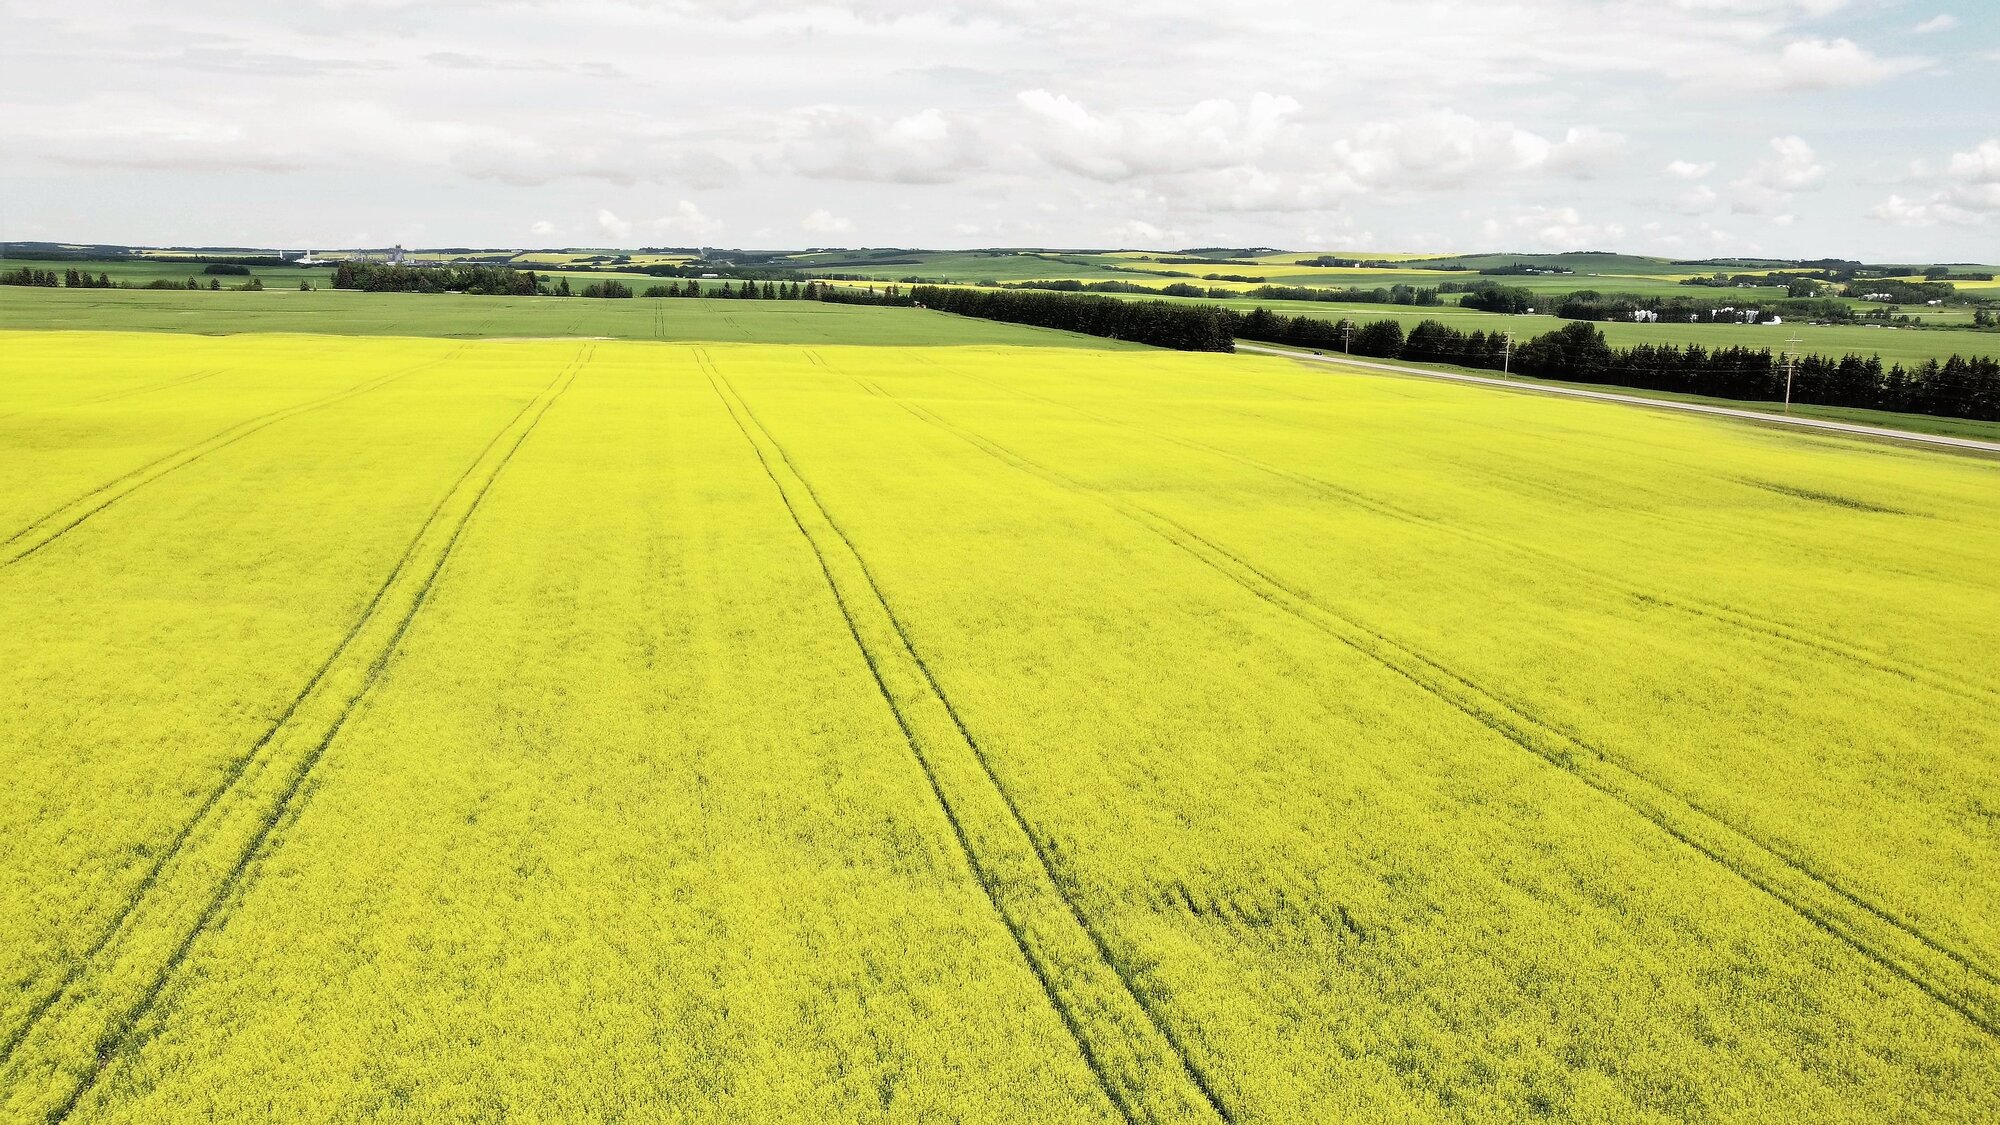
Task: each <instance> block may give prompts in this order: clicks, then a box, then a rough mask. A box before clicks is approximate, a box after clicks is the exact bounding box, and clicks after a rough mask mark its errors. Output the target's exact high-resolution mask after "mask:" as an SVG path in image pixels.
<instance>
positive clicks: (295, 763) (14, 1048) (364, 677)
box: [0, 346, 595, 1122]
mask: <svg viewBox="0 0 2000 1125" xmlns="http://www.w3.org/2000/svg"><path fill="white" fill-rule="evenodd" d="M594 350H595V349H594V347H589V346H586V347H585V348H584V349H583V350H582V351H580V352H579V354H578V356H577V358H576V359H575V360H573V361H572V362H570V363H569V364H568V365H566V366H565V367H564V368H563V369H562V370H561V371H560V372H559V373H558V374H557V375H556V377H555V378H554V379H553V380H551V381H550V382H549V384H548V385H547V386H545V387H543V388H542V390H541V391H539V392H537V393H536V395H535V396H534V397H533V398H532V399H530V400H529V402H528V403H527V404H526V405H524V406H523V407H522V409H521V410H520V411H519V412H517V413H516V414H515V415H514V416H513V417H512V418H511V419H510V420H509V421H508V422H507V423H506V425H504V426H503V427H502V428H501V430H500V431H499V432H498V433H496V434H495V435H494V437H493V438H492V439H490V440H489V441H488V442H487V444H486V445H485V447H484V448H482V449H481V450H480V453H479V455H478V456H477V457H475V458H474V459H473V461H472V463H471V464H470V465H468V466H467V468H466V470H465V471H464V472H463V473H461V474H460V475H459V477H458V478H457V480H455V481H454V482H453V484H452V487H451V489H450V490H449V491H448V492H447V493H446V495H445V497H444V498H443V499H442V500H440V501H439V503H438V505H437V506H436V507H435V508H433V509H432V511H431V513H430V515H429V516H428V517H427V518H426V519H425V521H424V523H423V525H422V526H421V527H420V528H419V529H418V532H417V534H416V535H415V536H414V537H413V538H412V539H411V541H410V544H409V546H408V547H406V548H405V550H404V552H403V554H402V556H401V557H400V558H399V559H398V560H397V562H396V564H395V567H394V568H393V569H392V570H391V571H390V574H389V576H388V578H386V579H385V580H384V581H383V583H382V585H381V587H380V588H379V589H378V590H377V591H376V593H375V595H374V597H372V598H371V599H370V600H369V602H368V604H367V606H366V607H365V608H364V609H363V611H362V613H361V615H360V617H359V618H358V619H357V620H356V621H355V622H354V624H353V625H352V626H351V627H350V628H349V630H348V632H347V634H346V635H345V636H344V637H343V638H342V640H341V642H340V644H339V645H338V647H336V649H335V650H334V652H333V654H332V655H331V656H329V657H328V659H327V660H326V662H325V663H323V664H322V665H321V666H320V668H319V669H318V670H317V671H315V672H314V674H313V676H312V677H311V678H310V679H309V680H308V681H307V683H306V685H305V687H304V688H302V689H301V690H300V691H299V693H298V694H297V695H296V696H295V697H294V698H293V700H292V702H291V704H290V705H289V706H288V707H287V708H286V710H285V712H284V713H283V714H282V715H281V716H280V717H279V719H278V720H277V721H276V722H275V723H274V724H273V726H272V727H271V729H270V730H269V731H267V732H266V733H265V734H264V735H263V736H262V737H261V738H259V739H258V741H257V742H256V744H255V745H254V746H253V747H252V748H251V749H250V751H248V752H247V753H245V754H244V755H242V756H240V757H239V758H238V759H236V761H235V762H234V763H232V766H231V768H230V769H229V770H228V771H226V773H225V777H224V780H223V783H222V784H221V785H220V786H219V787H217V788H216V789H215V790H213V791H212V792H211V793H210V795H209V796H208V798H207V799H206V800H205V801H204V803H203V805H202V807H201V808H200V809H199V810H198V812H197V814H196V816H195V818H194V819H192V820H191V821H189V823H188V824H187V825H186V826H185V827H184V828H183V829H182V830H181V832H180V834H179V835H178V836H177V837H176V838H175V840H174V841H173V843H172V845H171V846H170V847H169V848H168V849H167V850H166V851H164V852H163V853H162V856H161V858H160V859H159V860H158V861H157V862H156V864H155V865H154V867H153V868H152V869H151V870H149V871H148V873H147V875H146V877H145V878H144V879H143V880H142V881H141V883H140V884H139V886H138V888H137V889H136V891H135V893H134V894H133V896H132V897H131V898H130V899H129V900H128V901H127V903H126V905H125V906H124V908H123V909H122V910H121V911H120V912H119V914H118V915H117V916H116V917H115V918H114V919H113V920H112V922H111V923H110V924H109V925H108V926H107V927H106V929H105V930H104V931H103V932H102V933H101V934H100V936H99V937H98V939H97V940H96V941H95V942H94V943H93V945H92V946H91V948H90V949H89V950H88V951H87V953H86V954H85V955H84V956H83V957H81V958H78V959H77V961H76V962H75V963H74V964H73V965H72V968H71V970H70V971H69V973H68V974H67V975H66V976H65V978H64V980H63V981H62V982H61V983H60V984H59V985H58V987H57V989H56V991H55V992H54V993H52V994H51V995H50V996H48V997H46V998H45V999H43V1000H42V1001H40V1002H38V1003H37V1005H36V1007H35V1009H34V1010H33V1012H32V1013H31V1018H30V1020H29V1021H28V1022H27V1023H25V1024H24V1025H23V1026H22V1027H21V1028H19V1029H17V1031H16V1032H15V1033H14V1034H13V1035H11V1036H10V1037H9V1041H8V1043H7V1045H6V1051H5V1053H4V1056H0V1087H4V1088H6V1089H7V1090H9V1091H10V1092H11V1093H10V1101H9V1103H8V1104H9V1107H10V1108H13V1107H15V1106H16V1105H17V1104H18V1103H20V1102H21V1101H23V1100H24V1099H25V1100H26V1101H27V1102H28V1103H29V1104H31V1105H35V1106H37V1108H38V1109H39V1110H40V1112H41V1115H42V1117H43V1119H44V1120H46V1121H50V1122H61V1121H62V1120H64V1119H65V1118H66V1117H67V1116H68V1115H69V1114H70V1113H71V1112H72V1111H74V1109H75V1108H76V1106H77V1105H78V1104H79V1103H80V1102H81V1100H82V1099H83V1098H84V1097H85V1096H86V1095H87V1094H88V1093H89V1092H90V1090H91V1089H92V1088H94V1087H95V1085H96V1084H97V1082H98V1080H99V1078H100V1077H101V1076H102V1074H103V1073H104V1071H105V1070H106V1069H108V1068H109V1066H110V1064H111V1063H112V1062H113V1061H114V1060H115V1059H116V1057H117V1056H118V1055H119V1054H121V1053H122V1052H124V1051H125V1050H126V1049H127V1048H128V1047H130V1046H132V1037H133V1035H134V1032H135V1030H136V1029H137V1028H138V1026H139V1024H140V1023H141V1021H142V1020H144V1018H145V1017H146V1016H147V1015H148V1014H149V1013H150V1012H151V1011H152V1010H153V1009H154V1007H155V1006H156V1004H157V1002H158V1000H159V998H160V996H161V995H162V994H163V992H164V990H165V989H166V987H167V985H168V984H169V982H170V981H171V980H172V979H173V977H174V975H175V972H176V970H177V969H178V968H179V967H180V965H181V964H182V963H183V962H185V960H186V959H187V957H188V955H189V954H190V952H191V951H192V949H193V947H194V943H195V942H196V940H198V939H199V937H200V935H201V934H203V933H204V932H208V931H209V930H211V929H213V928H215V927H216V926H217V924H218V923H220V922H222V921H224V920H226V916H227V913H228V908H229V905H230V903H231V902H232V900H238V901H240V895H241V893H242V892H243V891H245V890H247V888H248V887H249V885H251V882H254V873H253V869H254V867H255V865H256V862H257V860H258V859H259V858H260V857H261V856H262V855H265V854H268V853H269V852H270V851H273V850H275V849H276V848H277V847H278V846H281V845H282V842H283V841H282V839H281V838H274V837H275V834H276V833H277V831H278V830H279V828H280V827H281V826H283V825H287V824H290V823H292V822H293V821H294V820H295V819H296V817H297V815H298V814H299V812H300V811H302V809H303V807H304V804H305V800H303V799H302V795H305V794H309V792H310V790H309V789H308V788H307V786H306V782H307V779H308V778H309V777H310V775H311V774H312V773H313V771H314V769H315V768H316V767H317V766H318V765H319V763H320V761H321V760H322V759H323V758H324V757H325V755H326V752H327V750H328V748H329V747H330V746H331V745H332V744H333V742H334V740H335V738H336V737H338V735H339V733H340V731H341V730H342V729H343V728H344V727H345V726H346V724H347V722H348V720H349V719H350V718H351V717H352V716H353V714H354V713H355V710H356V708H357V707H358V706H359V705H360V704H361V702H362V700H363V699H364V698H365V697H366V696H367V695H368V694H369V693H370V692H371V691H372V690H373V689H374V687H375V686H376V684H377V683H378V682H379V680H380V679H381V676H382V674H383V672H384V671H385V670H386V669H387V667H388V665H389V663H390V661H391V659H392V658H393V657H394V655H395V653H396V652H397V650H398V648H399V647H400V645H401V643H402V640H403V638H404V637H405V635H406V634H407V633H408V632H409V630H410V627H411V625H412V623H413V622H414V621H415V620H416V617H417V614H418V613H419V612H421V611H422V609H423V608H424V606H425V605H427V604H428V603H429V600H430V596H431V592H432V590H433V589H434V588H435V587H436V584H437V581H438V578H439V576H440V575H441V574H442V573H443V571H444V567H445V564H446V563H447V562H449V561H450V559H451V557H452V554H453V552H454V550H455V549H456V547H457V545H458V543H459V540H460V538H461V537H462V536H463V535H464V533H465V530H466V528H467V527H468V526H469V525H470V523H471V521H472V518H473V516H474V515H475V514H476V513H477V512H478V511H479V509H480V506H481V505H482V504H483V502H484V501H485V499H486V496H487V494H488V493H489V492H490V491H491V490H492V488H493V486H494V484H495V483H496V482H497V481H498V480H499V478H500V476H501V474H502V473H503V472H505V470H506V469H507V467H508V465H509V464H510V463H511V462H512V460H513V458H514V455H515V454H516V453H517V452H519V450H520V448H521V446H522V445H523V444H524V443H525V442H526V441H527V439H528V438H529V436H531V435H532V434H533V433H534V432H535V430H536V428H537V427H538V426H539V425H540V424H541V421H542V419H543V418H544V417H545V416H546V415H547V413H548V411H549V409H550V408H551V407H553V406H554V404H555V403H556V401H557V400H558V399H560V398H561V397H562V396H563V394H564V393H565V392H566V391H568V390H569V388H570V386H571V385H573V384H574V383H575V381H576V378H577V376H578V374H579V373H580V372H581V371H582V370H583V368H584V367H585V366H587V365H588V363H589V360H590V355H591V353H592V352H594ZM509 438H511V439H512V440H511V441H510V440H508V439H509ZM441 517H442V518H441ZM425 561H428V562H429V563H430V565H429V567H428V568H427V569H426V568H425V567H424V565H423V563H424V562H425ZM413 564H414V565H413ZM389 606H394V607H399V608H401V609H402V612H401V614H400V615H399V616H395V617H394V618H393V620H391V615H390V614H387V613H384V612H382V611H383V610H384V608H385V607H389ZM360 641H365V642H366V643H362V644H357V642H360ZM287 760H289V769H285V768H283V767H284V765H285V763H286V762H287ZM273 774H276V775H277V777H276V780H275V781H271V780H267V779H268V778H270V776H271V775H273ZM246 876H249V877H250V878H249V879H248V880H246ZM79 984H88V985H89V986H90V987H89V988H87V989H81V990H80V989H79V988H78V985H79ZM121 985H123V986H125V987H123V988H121V987H120V986H121ZM122 997H136V998H135V999H132V1000H131V1002H130V1003H124V1002H123V1000H122V999H121V998H122ZM107 1009H108V1010H107ZM86 1043H88V1044H91V1045H93V1046H92V1047H91V1048H90V1050H88V1051H86V1052H85V1053H94V1057H93V1058H87V1059H83V1060H79V1059H78V1058H77V1057H76V1056H77V1053H78V1051H77V1048H78V1047H79V1046H82V1045H84V1044H86Z"/></svg>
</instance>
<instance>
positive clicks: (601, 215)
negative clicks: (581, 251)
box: [597, 207, 632, 242]
mask: <svg viewBox="0 0 2000 1125" xmlns="http://www.w3.org/2000/svg"><path fill="white" fill-rule="evenodd" d="M597 229H598V230H599V231H602V232H603V233H604V235H605V236H606V237H608V238H615V239H618V240H619V241H621V242H622V241H623V240H625V239H628V238H630V237H632V224H631V223H629V222H627V221H625V220H624V219H621V218H619V217H618V216H617V215H614V214H612V213H611V212H610V211H607V210H605V209H604V208H602V207H600V208H598V209H597Z"/></svg>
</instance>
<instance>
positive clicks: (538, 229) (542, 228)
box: [528, 219, 556, 236]
mask: <svg viewBox="0 0 2000 1125" xmlns="http://www.w3.org/2000/svg"><path fill="white" fill-rule="evenodd" d="M555 232H556V225H555V224H554V223H552V222H550V221H548V220H547V219H541V220H539V221H537V222H536V223H535V224H534V225H533V226H531V227H529V228H528V233H529V234H533V235H540V236H545V235H551V234H554V233H555Z"/></svg>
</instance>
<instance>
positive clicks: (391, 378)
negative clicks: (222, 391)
mask: <svg viewBox="0 0 2000 1125" xmlns="http://www.w3.org/2000/svg"><path fill="white" fill-rule="evenodd" d="M463 350H464V346H463V345H460V346H459V347H457V348H454V349H452V350H451V351H450V352H447V353H445V354H444V355H442V356H439V357H438V358H436V359H432V360H426V361H424V362H423V363H419V364H416V365H414V366H411V367H406V368H404V369H403V370H401V371H393V372H390V373H389V374H387V375H383V376H380V377H378V378H375V379H370V380H367V381H365V382H361V383H357V384H355V385H354V386H352V387H348V388H346V389H345V390H340V391H335V392H334V393H332V394H330V395H326V396H324V397H322V398H316V399H313V400H311V401H310V402H303V403H298V404H295V405H292V406H286V407H280V408H279V409H277V410H273V411H271V412H269V413H267V414H260V415H258V416H256V417H255V418H250V419H248V420H246V421H243V422H238V423H237V424H236V425H234V426H231V427H229V428H228V429H226V430H222V431H220V432H218V433H215V434H213V435H210V436H209V437H207V438H204V439H202V440H201V441H198V442H195V443H194V444H192V445H188V446H183V447H182V448H180V449H178V450H176V451H174V452H172V453H168V454H166V455H164V456H162V457H158V458H155V459H154V460H152V461H149V462H147V463H146V464H144V465H141V466H139V467H138V468H136V469H133V470H131V471H130V472H128V473H125V474H124V475H122V476H119V477H116V478H114V479H112V480H109V481H106V482H105V483H103V484H100V485H98V486H97V487H96V488H93V489H91V490H90V491H89V492H86V493H84V494H83V495H81V496H79V497H77V498H76V499H74V500H71V501H70V502H69V503H67V504H64V505H63V506H62V507H60V508H57V509H56V510H55V511H52V512H50V513H49V514H47V515H45V516H43V517H41V518H40V519H37V520H35V521H34V522H33V523H30V524H28V525H27V526H26V527H23V528H21V529H20V530H19V531H16V532H14V533H13V534H12V535H9V536H8V537H7V538H5V539H0V569H4V568H6V567H9V566H12V565H14V564H15V563H18V562H20V561H21V560H22V559H25V558H27V557H29V556H30V555H33V554H34V553H36V552H37V551H40V550H41V549H43V548H44V547H47V546H48V545H49V544H51V543H54V542H55V541H56V540H58V539H60V538H62V537H63V536H64V535H67V534H69V533H70V532H71V531H74V530H75V529H76V528H78V527H79V526H81V525H82V524H84V523H85V522H86V521H88V520H89V519H90V518H91V517H93V516H95V515H97V514H98V513H99V512H102V511H104V510H105V509H106V508H109V507H111V506H112V505H113V504H116V503H118V502H119V501H120V500H123V499H125V498H126V497H127V496H130V495H132V494H133V493H134V492H137V491H138V490H139V489H141V488H144V487H145V486H147V485H149V484H152V483H153V482H154V481H157V480H159V479H160V478H162V477H164V476H167V475H168V474H170V473H174V472H177V471H179V470H181V469H184V468H186V467H188V466H189V465H192V464H194V463H195V462H197V461H199V460H201V459H202V458H204V457H206V456H208V455H209V454H211V453H214V452H216V451H217V450H219V449H225V448H227V447H229V446H231V445H234V444H236V443H237V442H239V441H242V440H243V439H244V438H247V437H249V436H250V435H252V434H255V433H257V432H258V431H260V430H263V429H266V428H268V427H271V426H275V425H277V424H278V423H279V422H283V421H285V420H287V419H289V418H295V417H297V416H298V415H301V414H305V413H308V412H309V411H313V410H318V409H320V408H322V407H326V406H332V405H333V404H335V403H338V402H343V401H346V400H347V399H350V398H354V397H356V396H359V395H364V394H367V393H369V392H370V391H374V390H378V389H380V388H382V387H385V386H387V385H389V384H390V383H393V382H396V381H397V380H399V379H404V378H407V377H409V376H411V375H414V374H416V373H417V372H419V371H423V370H425V369H427V368H431V367H436V366H438V365H440V364H444V363H448V362H450V361H451V360H452V359H453V358H455V357H456V356H457V355H458V353H459V352H460V351H463ZM121 486H122V487H121ZM38 532H39V534H37V533H38Z"/></svg>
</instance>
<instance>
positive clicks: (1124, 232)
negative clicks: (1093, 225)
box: [1111, 219, 1188, 250]
mask: <svg viewBox="0 0 2000 1125" xmlns="http://www.w3.org/2000/svg"><path fill="white" fill-rule="evenodd" d="M1111 237H1112V240H1113V241H1115V242H1117V243H1119V244H1120V245H1122V246H1125V247H1128V248H1130V249H1134V250H1172V249H1175V248H1177V247H1183V246H1186V245H1187V244H1188V236H1187V232H1186V231H1180V230H1172V229H1169V228H1165V227H1158V226H1154V225H1153V224H1152V223H1149V222H1146V221H1144V220H1141V219H1133V220H1131V221H1129V222H1125V223H1120V224H1119V225H1117V226H1115V227H1113V228H1111Z"/></svg>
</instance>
